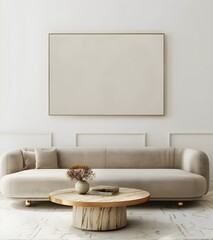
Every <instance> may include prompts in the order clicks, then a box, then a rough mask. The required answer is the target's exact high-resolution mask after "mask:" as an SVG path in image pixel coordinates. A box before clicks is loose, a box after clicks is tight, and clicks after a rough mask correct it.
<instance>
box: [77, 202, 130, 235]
mask: <svg viewBox="0 0 213 240" xmlns="http://www.w3.org/2000/svg"><path fill="white" fill-rule="evenodd" d="M126 225H127V218H126V207H114V208H99V207H77V206H74V207H73V226H75V227H77V228H80V229H83V230H90V231H107V230H115V229H119V228H123V227H125V226H126Z"/></svg>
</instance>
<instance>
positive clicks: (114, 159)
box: [57, 147, 175, 168]
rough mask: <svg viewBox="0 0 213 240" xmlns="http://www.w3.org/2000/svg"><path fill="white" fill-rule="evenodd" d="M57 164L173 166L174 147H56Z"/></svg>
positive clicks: (97, 166) (133, 166) (107, 166)
mask: <svg viewBox="0 0 213 240" xmlns="http://www.w3.org/2000/svg"><path fill="white" fill-rule="evenodd" d="M57 154H58V166H59V167H60V168H68V167H70V165H73V164H87V165H89V166H90V167H91V168H174V167H175V159H174V156H175V154H174V148H149V147H146V148H85V147H77V148H57Z"/></svg>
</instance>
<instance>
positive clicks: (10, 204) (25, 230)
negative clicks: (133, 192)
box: [0, 191, 213, 240]
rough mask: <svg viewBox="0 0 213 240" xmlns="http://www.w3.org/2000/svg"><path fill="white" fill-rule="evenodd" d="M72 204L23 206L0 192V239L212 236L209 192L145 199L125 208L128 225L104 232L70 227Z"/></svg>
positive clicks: (212, 200) (212, 208)
mask: <svg viewBox="0 0 213 240" xmlns="http://www.w3.org/2000/svg"><path fill="white" fill-rule="evenodd" d="M71 221H72V207H66V206H61V205H56V204H53V203H50V202H35V203H34V204H33V206H32V207H30V208H26V207H24V203H23V201H12V200H8V199H5V198H3V197H2V196H1V195H0V240H32V239H33V240H52V239H54V240H59V239H60V240H77V239H81V240H88V239H96V240H119V239H122V240H126V239H145V240H151V239H153V240H154V239H157V240H173V239H177V240H181V239H193V240H194V239H203V240H204V239H205V240H206V239H213V191H210V192H209V193H208V195H207V196H205V197H204V198H203V199H202V200H200V201H196V202H186V203H185V205H184V207H181V208H179V207H177V205H176V203H175V202H149V203H146V204H143V205H139V206H134V207H129V208H128V226H127V227H126V228H123V229H120V230H115V231H106V232H91V231H82V230H79V229H76V228H74V227H72V225H71Z"/></svg>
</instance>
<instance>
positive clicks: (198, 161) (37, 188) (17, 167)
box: [0, 147, 209, 203]
mask: <svg viewBox="0 0 213 240" xmlns="http://www.w3.org/2000/svg"><path fill="white" fill-rule="evenodd" d="M56 151H57V168H54V169H49V168H44V169H36V168H31V169H25V168H26V167H25V160H26V159H25V156H24V154H23V152H24V153H25V154H30V155H31V157H33V156H34V155H35V152H34V149H16V150H10V151H7V152H6V153H4V154H3V155H2V156H1V158H0V174H1V175H0V176H1V179H0V186H1V193H2V194H3V195H4V196H6V197H8V198H13V199H20V200H25V201H26V203H27V202H28V203H29V201H36V200H37V201H41V200H48V196H49V193H50V192H52V191H55V190H59V189H64V188H72V187H74V184H75V182H74V181H70V180H69V179H68V178H67V176H66V171H67V169H68V168H69V167H70V166H71V165H73V164H86V165H89V166H90V167H91V168H92V169H93V170H94V172H95V174H96V176H95V178H94V179H93V180H92V181H90V182H89V183H90V186H95V185H116V186H120V187H130V188H138V189H142V190H145V191H148V192H149V193H150V200H165V201H178V202H182V201H189V200H197V199H199V198H201V197H202V196H203V195H205V194H206V193H207V192H208V189H209V160H208V157H207V155H206V154H205V153H204V152H202V151H199V150H195V149H188V148H172V147H168V148H156V147H151V148H150V147H144V148H139V147H137V148H127V147H126V148H117V147H109V148H98V147H92V148H86V147H73V148H56ZM34 159H35V161H36V158H35V156H34Z"/></svg>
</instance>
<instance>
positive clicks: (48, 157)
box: [35, 148, 58, 169]
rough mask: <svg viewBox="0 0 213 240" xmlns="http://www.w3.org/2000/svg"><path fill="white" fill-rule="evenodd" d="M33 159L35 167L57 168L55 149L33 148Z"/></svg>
mask: <svg viewBox="0 0 213 240" xmlns="http://www.w3.org/2000/svg"><path fill="white" fill-rule="evenodd" d="M35 159H36V168H37V169H48V168H49V169H54V168H58V162H57V150H56V149H50V150H46V149H45V150H43V149H37V148H36V149H35Z"/></svg>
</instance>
